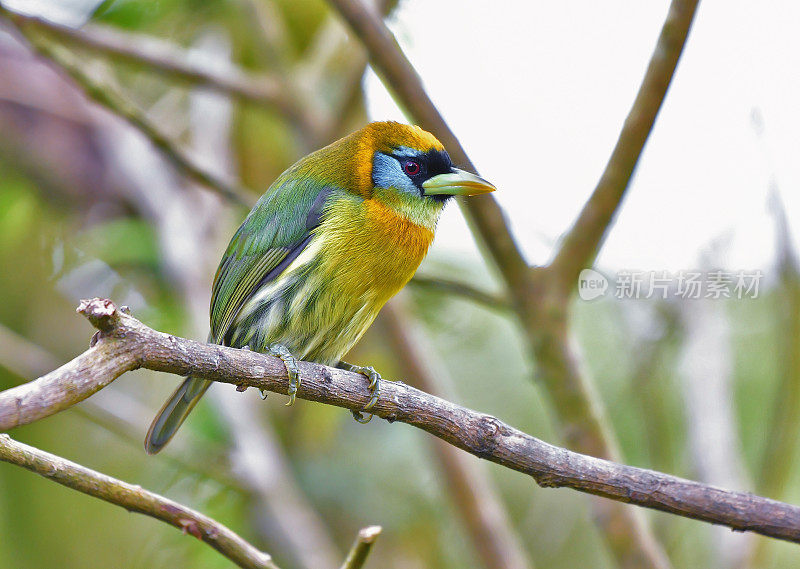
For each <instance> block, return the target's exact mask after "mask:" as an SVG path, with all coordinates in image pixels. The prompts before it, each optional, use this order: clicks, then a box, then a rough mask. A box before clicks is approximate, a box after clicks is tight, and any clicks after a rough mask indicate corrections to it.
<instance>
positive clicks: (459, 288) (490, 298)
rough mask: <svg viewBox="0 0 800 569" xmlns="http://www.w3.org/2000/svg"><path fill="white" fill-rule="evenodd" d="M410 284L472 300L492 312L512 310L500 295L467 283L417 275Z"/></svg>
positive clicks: (506, 300) (509, 304)
mask: <svg viewBox="0 0 800 569" xmlns="http://www.w3.org/2000/svg"><path fill="white" fill-rule="evenodd" d="M409 283H410V284H411V285H412V286H415V287H417V288H420V289H424V290H432V291H436V292H439V293H442V294H447V295H455V296H460V297H461V298H464V299H466V300H471V301H472V302H475V303H477V304H480V305H483V306H485V307H486V308H489V309H491V310H497V311H500V312H509V311H510V310H512V307H511V303H510V302H509V301H508V299H506V298H504V297H502V296H501V295H499V294H493V293H490V292H485V291H483V290H480V289H479V288H476V287H474V286H472V285H469V284H467V283H465V282H460V281H456V280H452V279H444V278H439V277H426V276H424V275H415V276H414V278H412V279H411V281H409Z"/></svg>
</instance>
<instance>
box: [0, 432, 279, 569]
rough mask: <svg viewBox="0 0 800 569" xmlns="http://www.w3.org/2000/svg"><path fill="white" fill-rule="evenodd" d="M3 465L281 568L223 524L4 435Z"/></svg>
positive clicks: (0, 440) (259, 566)
mask: <svg viewBox="0 0 800 569" xmlns="http://www.w3.org/2000/svg"><path fill="white" fill-rule="evenodd" d="M0 460H2V461H4V462H9V463H11V464H16V465H17V466H21V467H23V468H26V469H28V470H30V471H31V472H35V473H36V474H39V475H41V476H44V477H45V478H47V479H49V480H52V481H53V482H58V483H59V484H61V485H63V486H66V487H68V488H72V489H73V490H78V491H79V492H83V493H84V494H88V495H89V496H94V497H95V498H100V499H101V500H105V501H106V502H109V503H111V504H116V505H118V506H122V507H123V508H125V509H126V510H128V511H129V512H137V513H139V514H145V515H147V516H150V517H153V518H156V519H157V520H161V521H162V522H165V523H168V524H169V525H171V526H173V527H176V528H178V529H179V530H181V531H182V532H183V533H186V534H191V535H193V536H194V537H196V538H197V539H199V540H200V541H203V542H205V543H207V544H208V545H210V546H211V547H213V548H214V549H216V550H217V551H219V552H220V553H221V554H222V555H224V556H225V557H227V558H228V559H230V560H231V561H233V562H234V563H235V564H236V565H238V566H239V567H243V568H245V569H278V566H277V565H275V564H274V563H273V562H272V557H270V556H269V555H268V554H266V553H264V552H263V551H259V550H258V549H256V548H255V547H253V546H252V545H250V544H249V543H248V542H246V541H245V540H244V539H242V538H241V537H240V536H239V535H237V534H236V533H234V532H233V531H231V530H230V529H228V528H227V527H225V526H224V525H222V524H221V523H219V522H217V521H215V520H213V519H211V518H209V517H208V516H205V515H203V514H201V513H200V512H196V511H195V510H192V509H191V508H187V507H186V506H183V505H181V504H179V503H177V502H174V501H172V500H170V499H169V498H165V497H164V496H160V495H159V494H155V493H153V492H150V491H148V490H145V489H144V488H142V487H140V486H135V485H133V484H128V483H127V482H123V481H121V480H117V479H115V478H112V477H110V476H106V475H105V474H101V473H100V472H96V471H94V470H90V469H88V468H86V467H84V466H81V465H79V464H75V463H74V462H70V461H68V460H65V459H63V458H61V457H58V456H55V455H53V454H50V453H47V452H44V451H42V450H39V449H36V448H34V447H31V446H28V445H25V444H22V443H20V442H17V441H15V440H14V439H12V438H11V437H9V436H8V435H6V434H0Z"/></svg>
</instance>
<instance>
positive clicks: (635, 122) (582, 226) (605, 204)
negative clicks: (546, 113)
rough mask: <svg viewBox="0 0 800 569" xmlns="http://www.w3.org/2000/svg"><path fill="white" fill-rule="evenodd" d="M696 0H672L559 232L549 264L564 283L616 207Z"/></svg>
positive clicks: (587, 257) (588, 256)
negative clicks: (615, 132)
mask: <svg viewBox="0 0 800 569" xmlns="http://www.w3.org/2000/svg"><path fill="white" fill-rule="evenodd" d="M697 4H698V0H673V2H672V3H671V4H670V8H669V13H668V14H667V19H666V21H665V22H664V26H663V27H662V28H661V35H660V36H659V38H658V42H657V43H656V47H655V50H654V51H653V55H652V57H651V58H650V63H649V64H648V67H647V72H646V73H645V76H644V79H643V80H642V84H641V86H640V87H639V92H638V93H637V95H636V100H635V101H634V102H633V106H632V107H631V110H630V112H629V113H628V117H627V118H626V119H625V124H624V126H623V127H622V131H621V132H620V134H619V138H618V139H617V144H616V146H615V147H614V151H613V152H612V153H611V158H609V160H608V164H607V165H606V168H605V171H604V172H603V175H602V176H601V177H600V181H599V182H598V183H597V187H596V188H595V190H594V192H593V193H592V196H591V197H590V198H589V201H588V202H586V205H584V207H583V210H582V211H581V213H580V215H579V216H578V219H577V220H576V221H575V224H574V225H573V227H572V229H570V231H569V232H568V233H567V234H566V235H565V236H564V240H563V242H562V244H561V248H560V249H559V251H558V253H557V254H556V256H555V259H554V260H553V263H552V265H551V266H552V269H553V270H554V271H555V273H556V274H557V275H558V276H559V277H560V278H561V280H562V281H563V282H564V283H566V285H565V286H569V287H570V288H572V287H574V286H575V283H576V282H577V279H578V274H579V273H580V271H581V269H583V268H584V267H586V266H587V265H588V264H590V263H591V262H592V260H593V258H594V256H595V255H596V254H597V250H598V249H599V247H600V243H601V241H602V239H603V236H604V235H605V234H606V232H607V231H608V227H609V225H610V224H611V220H612V219H613V217H614V214H615V213H616V211H617V209H619V206H620V203H621V202H622V198H623V196H624V195H625V190H626V189H627V188H628V183H629V182H630V179H631V176H632V175H633V170H634V169H635V168H636V164H637V162H638V161H639V156H641V154H642V150H643V149H644V145H645V142H647V138H648V137H649V136H650V131H651V130H652V129H653V125H654V124H655V121H656V117H657V116H658V111H659V109H661V104H662V103H663V102H664V97H665V96H666V94H667V89H668V88H669V84H670V83H671V82H672V76H673V75H674V74H675V68H676V67H677V66H678V60H679V59H680V57H681V53H682V52H683V46H684V45H685V43H686V38H687V36H688V35H689V28H690V27H691V25H692V20H693V19H694V13H695V10H696V9H697Z"/></svg>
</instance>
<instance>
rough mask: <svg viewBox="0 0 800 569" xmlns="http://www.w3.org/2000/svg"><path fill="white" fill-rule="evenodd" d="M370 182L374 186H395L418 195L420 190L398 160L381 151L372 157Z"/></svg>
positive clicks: (402, 190)
mask: <svg viewBox="0 0 800 569" xmlns="http://www.w3.org/2000/svg"><path fill="white" fill-rule="evenodd" d="M372 183H373V184H374V185H375V187H376V188H395V189H397V190H400V191H401V192H407V193H410V194H414V195H417V196H419V195H420V190H419V188H418V187H417V186H415V185H414V182H412V181H411V180H410V179H409V178H408V176H406V175H405V173H404V172H403V169H402V168H401V167H400V162H398V161H397V159H395V158H392V157H391V156H388V155H386V154H384V153H382V152H376V153H375V156H374V158H373V159H372Z"/></svg>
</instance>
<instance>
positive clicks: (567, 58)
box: [366, 0, 800, 271]
mask: <svg viewBox="0 0 800 569" xmlns="http://www.w3.org/2000/svg"><path fill="white" fill-rule="evenodd" d="M668 4H669V3H668V2H667V1H663V2H636V1H627V2H622V1H610V0H607V1H604V2H593V1H582V2H568V3H567V2H530V1H523V0H518V1H511V0H509V1H506V2H488V1H482V2H479V1H477V0H439V1H437V2H430V1H425V0H405V1H404V2H402V3H401V6H400V8H399V10H398V12H397V14H396V17H395V19H394V22H393V23H392V28H393V30H394V31H395V33H396V34H397V36H398V39H399V41H400V43H401V45H402V46H403V47H404V49H405V50H406V52H407V53H408V55H409V57H410V58H411V60H412V62H413V63H414V65H415V66H416V68H417V69H418V71H419V73H420V75H421V76H422V78H423V80H424V81H425V84H426V86H427V87H428V89H429V92H430V93H431V95H432V97H433V99H434V101H435V102H436V104H437V105H438V106H439V108H440V109H441V110H442V112H443V114H444V115H445V117H446V118H447V120H448V121H449V123H450V125H451V127H452V128H453V129H454V131H455V132H456V134H457V135H458V136H459V137H460V139H461V141H462V143H463V144H464V145H465V147H466V148H467V150H468V152H469V154H470V157H471V158H472V159H473V162H475V164H476V165H477V167H478V168H479V169H480V171H481V174H482V175H484V176H485V177H486V178H488V179H489V180H491V181H492V182H494V183H495V184H496V185H497V186H498V188H499V190H498V191H497V192H496V193H495V196H496V198H497V199H498V200H499V202H500V203H501V205H502V206H503V207H504V208H505V210H506V212H507V215H508V216H509V217H510V220H511V224H512V227H513V230H514V232H515V235H516V236H517V238H518V240H519V242H520V243H521V245H522V247H523V249H524V250H525V252H526V254H527V255H528V259H529V261H530V262H533V263H543V262H546V261H547V260H548V259H549V257H550V255H551V253H552V250H553V243H554V242H555V241H556V240H557V239H558V237H559V235H560V234H561V233H562V232H563V231H565V229H566V228H568V227H569V225H570V224H571V223H572V221H573V220H574V218H575V216H576V214H577V212H578V211H579V210H580V208H581V206H582V204H583V203H584V201H585V200H586V199H587V198H588V196H589V194H590V193H591V191H592V190H593V189H594V186H595V184H596V182H597V179H598V178H599V176H600V174H601V172H602V170H603V167H604V166H605V163H606V160H607V159H608V156H609V155H610V153H611V149H612V148H613V145H614V143H615V142H616V139H617V136H618V134H619V130H620V128H621V126H622V123H623V121H624V118H625V116H626V115H627V112H628V110H629V108H630V105H631V103H632V102H633V99H634V97H635V95H636V92H637V90H638V87H639V83H640V81H641V79H642V76H643V74H644V70H645V68H646V65H647V62H648V60H649V58H650V55H651V53H652V50H653V47H654V45H655V42H656V38H657V37H658V34H659V31H660V28H661V25H662V23H663V20H664V17H665V15H666V10H667V7H668ZM755 6H756V4H754V3H752V2H742V1H727V2H723V1H719V0H717V1H712V0H708V1H705V2H701V4H700V7H699V9H698V13H697V15H696V19H695V22H694V26H693V28H692V31H691V34H690V37H689V42H688V45H687V46H686V49H685V51H684V54H683V56H682V59H681V62H680V64H679V67H678V70H677V73H676V76H675V78H674V81H673V83H672V86H671V88H670V91H669V93H668V95H667V99H666V102H665V104H664V106H663V107H662V110H661V113H660V115H659V118H658V121H657V123H656V127H655V129H654V131H653V132H652V134H651V137H650V139H649V141H648V144H647V146H646V147H645V151H644V154H643V156H642V159H641V160H640V162H639V167H638V169H637V172H636V175H635V176H634V179H633V181H632V185H631V187H630V189H629V193H628V196H627V198H626V202H625V203H624V206H623V208H622V210H621V214H620V216H619V218H618V223H617V224H616V226H615V227H614V228H613V231H612V232H611V234H610V236H609V239H608V242H607V243H606V245H605V247H604V249H603V251H602V253H601V256H600V258H599V261H598V265H599V266H600V267H603V268H605V269H607V270H615V269H622V268H625V269H640V270H670V271H677V270H681V269H692V268H695V267H698V264H699V262H700V259H701V256H702V255H704V254H705V252H707V251H708V250H709V248H710V246H711V244H712V242H714V243H716V244H717V245H716V247H715V249H714V251H715V253H714V254H713V256H712V257H711V262H712V263H713V264H715V265H718V266H723V267H726V268H728V269H730V270H749V269H755V268H769V267H770V266H771V265H772V263H773V259H774V245H773V240H774V230H773V223H772V218H771V217H770V215H769V213H768V210H767V207H766V206H767V196H768V188H769V182H770V179H771V178H772V177H774V179H775V180H776V181H777V183H778V185H779V187H780V190H781V198H782V199H783V201H784V203H785V205H786V210H787V215H788V217H789V220H790V224H793V227H792V229H793V234H794V240H795V243H796V244H797V243H800V242H799V241H798V234H799V233H800V226H798V219H800V218H799V217H798V214H800V191H798V189H799V188H800V155H799V154H800V35H798V33H797V25H798V23H800V3H797V2H789V1H786V2H778V1H765V2H759V3H758V4H757V8H756V7H755ZM366 88H367V93H368V100H369V110H370V115H371V116H372V117H373V118H375V119H386V118H394V119H397V120H402V115H401V114H400V112H399V110H397V107H396V106H395V105H394V104H393V103H392V101H391V99H390V98H389V97H388V95H387V94H386V92H385V90H384V89H383V87H382V86H381V84H380V82H379V80H378V79H377V77H376V76H375V75H374V74H372V73H371V72H370V74H369V76H368V77H367V79H366ZM754 112H755V113H758V114H760V116H761V117H762V118H763V120H762V121H761V122H762V124H763V133H762V134H761V135H760V136H758V135H757V134H756V129H755V128H754V126H753V124H754V121H753V114H754ZM466 232H467V229H466V224H465V222H464V221H463V219H461V216H460V214H459V212H458V208H456V207H450V208H448V211H447V212H446V214H445V216H444V218H443V220H442V224H441V227H440V231H439V235H438V236H437V244H436V247H438V248H440V250H442V249H450V250H461V251H471V250H473V247H474V246H473V245H472V243H471V240H470V239H469V238H468V237H467V234H466Z"/></svg>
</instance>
